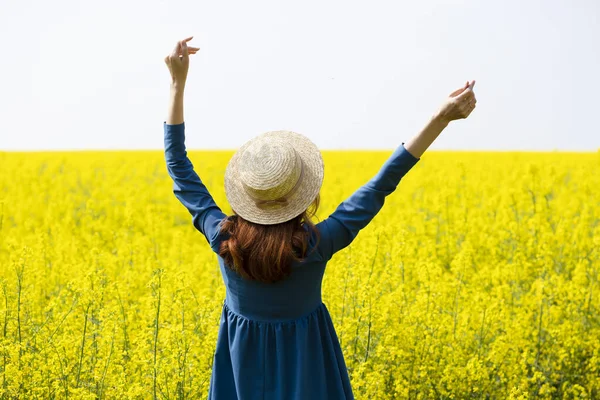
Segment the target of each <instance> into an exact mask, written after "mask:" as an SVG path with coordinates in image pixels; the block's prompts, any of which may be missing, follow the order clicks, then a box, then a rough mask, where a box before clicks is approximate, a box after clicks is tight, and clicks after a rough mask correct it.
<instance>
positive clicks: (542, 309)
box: [0, 151, 600, 399]
mask: <svg viewBox="0 0 600 400" xmlns="http://www.w3.org/2000/svg"><path fill="white" fill-rule="evenodd" d="M323 154H324V159H325V181H324V185H323V190H322V193H321V198H322V202H321V208H320V212H319V217H320V218H325V217H327V216H328V215H329V213H331V212H332V211H333V210H334V209H335V207H336V206H337V205H338V203H339V202H340V201H342V200H344V199H345V198H346V197H347V196H349V195H350V194H351V193H352V192H353V191H354V190H355V189H357V188H358V187H359V186H360V185H362V184H364V183H365V182H366V181H367V180H368V179H369V178H370V177H372V176H373V175H374V174H375V173H376V172H377V171H378V169H379V167H380V166H381V164H382V163H383V162H384V161H385V160H386V159H387V157H388V156H389V155H390V154H391V151H388V152H326V151H325V152H323ZM231 155H232V152H203V151H190V152H189V157H190V159H191V160H192V162H193V164H194V166H195V168H196V171H197V172H198V174H199V175H200V177H201V178H202V179H203V180H204V182H205V183H206V185H207V187H208V188H209V190H210V191H211V193H212V194H213V196H214V197H215V199H216V201H217V203H218V204H219V205H220V206H221V207H222V209H223V210H224V211H225V212H226V213H230V212H231V210H230V208H229V206H228V205H227V204H226V201H225V195H224V191H223V175H224V170H225V166H226V164H227V161H228V160H229V158H230V157H231ZM0 171H1V173H0V399H16V398H19V399H66V398H69V399H152V398H158V399H202V398H206V396H207V393H208V385H209V382H210V373H211V362H212V357H213V351H214V348H215V343H216V338H217V329H218V322H219V316H220V312H221V306H222V303H223V299H224V296H225V290H224V286H223V284H222V282H221V277H220V272H219V269H218V265H217V261H216V255H214V254H213V253H212V252H211V251H210V249H209V246H208V244H207V242H206V240H205V239H204V238H203V237H202V235H201V234H200V233H199V232H198V231H196V230H195V229H194V228H193V226H192V224H191V217H190V215H189V214H188V212H187V210H186V209H185V208H184V207H183V206H182V205H181V204H180V203H179V202H178V201H177V199H176V198H175V196H174V195H173V192H172V182H171V180H170V178H169V176H168V175H167V172H166V166H165V162H164V156H163V153H162V152H161V151H147V152H143V151H139V152H74V153H61V152H46V153H6V152H4V153H2V152H0ZM327 268H328V269H327V271H326V275H325V281H324V287H323V297H324V302H325V303H326V304H327V307H328V308H329V310H330V312H331V315H332V318H333V321H334V324H335V327H336V329H337V332H338V336H339V339H340V341H341V344H342V348H343V351H344V354H345V357H346V363H347V365H348V368H349V371H350V376H351V380H352V385H353V390H354V393H355V395H356V397H357V398H358V399H409V398H410V399H467V398H473V399H479V398H483V399H504V398H511V399H550V398H565V399H575V398H587V399H599V398H600V283H599V274H600V153H593V152H590V153H558V152H553V153H550V152H549V153H475V152H473V153H470V152H428V153H426V154H425V155H424V156H423V157H422V159H421V161H420V162H419V163H418V164H417V165H416V166H415V167H414V168H413V170H411V171H410V172H409V174H408V175H407V176H406V177H405V178H404V179H403V180H402V182H401V183H400V185H399V187H398V189H397V191H396V192H395V193H393V194H392V195H391V196H389V197H388V198H387V200H386V204H385V206H384V208H383V210H382V211H381V212H380V214H378V215H377V217H376V218H375V219H374V220H373V222H372V224H371V225H369V226H368V227H367V228H366V229H365V230H363V231H362V232H361V233H360V234H359V235H358V237H357V239H356V240H355V241H354V242H353V243H352V245H351V246H349V247H348V248H346V249H344V250H343V251H342V252H340V253H338V254H337V255H335V256H334V258H333V259H332V261H331V262H330V263H329V264H328V267H327Z"/></svg>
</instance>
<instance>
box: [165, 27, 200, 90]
mask: <svg viewBox="0 0 600 400" xmlns="http://www.w3.org/2000/svg"><path fill="white" fill-rule="evenodd" d="M192 38H193V36H190V37H189V38H186V39H183V40H180V41H179V42H177V44H176V45H175V48H174V49H173V51H172V52H171V54H169V55H168V56H166V57H165V64H167V67H168V68H169V72H170V73H171V79H172V81H171V85H172V86H173V87H175V88H178V89H183V88H184V87H185V81H186V79H187V73H188V69H189V66H190V59H189V55H190V54H196V53H197V52H198V50H200V48H198V47H188V45H187V42H189V41H190V40H192Z"/></svg>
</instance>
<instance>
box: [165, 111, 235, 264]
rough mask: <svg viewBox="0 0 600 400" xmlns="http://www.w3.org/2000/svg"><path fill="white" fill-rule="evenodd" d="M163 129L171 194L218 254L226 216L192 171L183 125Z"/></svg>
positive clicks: (167, 126) (166, 125)
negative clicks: (222, 225) (171, 180)
mask: <svg viewBox="0 0 600 400" xmlns="http://www.w3.org/2000/svg"><path fill="white" fill-rule="evenodd" d="M163 125H164V142H165V160H166V162H167V172H168V173H169V176H170V177H171V179H173V193H174V194H175V197H177V199H178V200H179V201H180V202H181V203H182V204H183V205H184V206H185V208H187V210H188V211H189V212H190V214H191V215H192V223H193V225H194V227H195V228H196V229H197V230H199V231H200V232H201V233H202V234H204V236H205V237H206V240H207V241H208V243H209V244H210V247H211V248H212V249H213V251H215V252H218V250H219V249H218V246H219V243H218V237H219V223H220V222H221V220H222V219H223V218H225V217H226V215H225V214H224V213H223V212H222V211H221V209H220V208H219V207H218V206H217V205H216V203H215V201H214V200H213V198H212V196H211V195H210V193H209V192H208V189H207V188H206V186H205V185H204V183H202V181H201V180H200V177H199V176H198V174H196V172H195V171H194V166H193V165H192V162H191V161H190V159H189V158H188V156H187V151H186V149H185V124H184V123H181V124H179V125H168V124H167V123H166V122H165V123H163Z"/></svg>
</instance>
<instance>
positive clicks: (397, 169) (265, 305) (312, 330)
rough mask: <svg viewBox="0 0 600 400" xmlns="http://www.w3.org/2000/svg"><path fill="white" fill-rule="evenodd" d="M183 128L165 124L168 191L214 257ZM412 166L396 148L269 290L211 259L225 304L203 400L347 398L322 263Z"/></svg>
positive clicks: (218, 217) (216, 213) (215, 240)
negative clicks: (222, 286)
mask: <svg viewBox="0 0 600 400" xmlns="http://www.w3.org/2000/svg"><path fill="white" fill-rule="evenodd" d="M184 129H185V126H184V124H183V123H182V124H180V125H168V124H166V123H164V145H165V159H166V163H167V171H168V173H169V176H170V177H171V178H172V179H173V192H174V194H175V196H176V197H177V199H179V201H180V202H181V203H182V204H183V205H184V206H185V207H186V208H187V209H188V211H189V212H190V214H191V215H192V223H193V225H194V227H195V228H196V229H197V230H198V231H200V232H201V233H202V234H204V236H205V237H206V240H207V241H208V243H209V245H210V247H211V248H212V250H213V251H214V252H216V253H218V249H219V244H220V242H221V240H222V239H223V238H222V237H221V235H220V233H219V227H220V222H221V221H223V220H224V218H226V217H227V216H226V215H225V214H224V213H223V212H222V211H221V209H220V208H219V207H218V206H217V205H216V204H215V202H214V200H213V198H212V197H211V195H210V194H209V192H208V190H207V188H206V186H204V184H203V183H202V181H201V180H200V178H199V177H198V175H197V174H196V172H194V169H193V165H192V163H191V161H190V160H189V158H188V157H187V152H186V149H185V143H184V142H185V131H184ZM417 161H419V159H418V158H415V157H414V156H413V155H412V154H410V153H409V152H408V151H407V150H406V149H405V148H404V143H402V145H401V146H399V147H398V148H397V149H396V150H395V151H394V153H393V154H392V155H391V157H390V158H389V159H388V160H387V161H386V162H385V163H384V165H383V166H382V168H381V169H380V171H379V172H378V173H377V175H375V177H373V178H372V179H371V180H370V181H369V182H367V183H366V184H365V185H363V186H362V187H361V188H359V189H358V190H357V191H356V192H355V193H354V194H352V195H351V196H350V197H349V198H348V199H347V200H345V201H344V202H342V203H341V204H340V205H339V206H338V207H337V209H336V210H335V211H334V212H333V213H332V214H331V215H330V216H329V217H328V218H327V219H325V220H323V221H321V222H319V223H318V224H317V225H316V226H317V228H318V229H319V233H320V234H321V239H320V242H319V244H318V246H317V247H316V251H312V252H311V251H310V250H312V249H314V245H315V238H314V237H311V239H310V241H309V254H310V255H309V256H308V257H307V258H306V259H305V260H304V261H303V262H302V263H296V264H295V265H293V266H292V273H291V275H290V276H289V277H288V278H286V279H285V280H283V281H279V282H277V283H274V284H267V283H261V282H256V281H250V280H245V279H243V278H242V277H241V276H239V275H238V274H237V273H236V272H235V271H233V270H232V269H230V268H228V267H227V266H226V265H225V264H224V262H223V259H222V258H221V257H220V256H218V254H217V257H218V260H219V266H220V269H221V274H222V277H223V281H224V283H225V286H226V298H225V302H224V304H223V311H222V313H221V320H220V326H219V335H218V339H217V346H216V351H215V355H214V364H213V370H212V377H211V382H210V390H209V394H208V398H209V399H218V400H236V399H239V400H253V399H261V400H266V399H277V400H279V399H287V400H293V399H312V400H318V399H329V400H336V399H353V398H354V396H353V394H352V388H351V387H350V379H349V377H348V371H347V368H346V364H345V362H344V356H343V355H342V351H341V348H340V344H339V341H338V337H337V334H336V332H335V329H334V327H333V323H332V320H331V317H330V315H329V312H328V310H327V307H326V306H325V304H323V302H322V300H321V281H322V279H323V273H324V272H325V265H326V264H327V261H328V260H329V259H331V257H332V256H333V255H334V254H335V253H336V252H337V251H339V250H340V249H343V248H344V247H346V246H348V245H349V244H350V243H351V242H352V240H353V239H354V238H355V237H356V235H357V234H358V232H359V231H360V230H361V229H362V228H364V227H365V226H366V225H367V224H368V223H369V222H370V221H371V219H372V218H373V217H374V216H375V215H376V214H377V213H378V211H379V210H380V209H381V207H382V206H383V203H384V199H385V197H386V196H387V195H389V194H390V193H392V192H393V191H394V190H395V189H396V186H397V185H398V183H399V182H400V179H401V178H402V177H403V176H404V175H405V174H406V173H407V172H408V171H409V170H410V169H411V168H412V167H413V166H414V165H415V164H416V163H417Z"/></svg>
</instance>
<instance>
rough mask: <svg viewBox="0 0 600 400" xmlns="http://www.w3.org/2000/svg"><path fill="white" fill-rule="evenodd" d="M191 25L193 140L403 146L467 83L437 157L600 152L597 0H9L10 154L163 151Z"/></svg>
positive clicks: (2, 94) (0, 133) (5, 54)
mask: <svg viewBox="0 0 600 400" xmlns="http://www.w3.org/2000/svg"><path fill="white" fill-rule="evenodd" d="M188 35H194V36H195V38H194V39H193V40H192V41H191V42H190V45H195V46H198V47H201V51H200V52H199V54H197V55H195V56H193V57H192V61H191V66H190V73H189V76H188V85H187V93H186V103H185V112H186V125H187V135H186V136H187V146H188V149H201V148H203V149H204V148H229V149H233V148H237V147H239V146H240V145H241V144H242V143H243V142H244V141H246V140H248V139H249V138H251V137H252V136H254V135H256V134H259V133H261V132H264V131H268V130H277V129H289V130H294V131H297V132H300V133H303V134H305V135H307V136H309V137H310V138H311V139H312V140H313V141H314V142H315V143H316V144H317V145H318V146H319V147H321V148H322V149H330V148H344V149H353V148H385V149H391V148H394V147H396V146H397V145H399V144H400V143H401V142H402V141H407V140H408V139H410V137H411V136H412V135H414V134H415V133H417V132H418V130H419V129H420V128H421V127H422V126H423V125H424V123H425V122H426V121H427V119H428V117H429V116H430V115H431V114H432V113H433V112H434V111H435V110H436V108H437V107H438V105H439V104H440V103H441V102H442V100H443V99H444V98H445V97H446V96H447V95H448V94H449V93H450V92H451V91H453V90H454V89H456V88H457V87H459V86H461V85H462V84H464V82H465V81H466V80H468V79H476V80H477V84H476V86H475V93H476V95H477V99H478V103H477V109H476V110H475V111H474V112H473V114H472V115H471V117H470V118H469V119H468V120H466V121H459V122H457V123H453V124H452V125H450V127H449V128H448V129H447V130H446V131H445V132H443V133H442V135H441V136H440V137H439V138H438V140H437V141H436V142H435V143H434V145H433V146H432V149H474V150H479V149H490V150H491V149H493V150H509V149H513V150H532V149H536V150H552V149H560V150H594V151H595V150H597V149H598V148H600V128H598V126H599V124H600V119H599V118H598V115H599V114H600V112H599V110H600V100H599V99H600V97H599V96H600V2H599V1H597V0H573V1H567V0H563V1H557V0H546V1H541V0H537V1H534V0H505V1H497V0H495V1H490V0H485V1H484V0H447V1H432V0H427V1H420V0H419V1H417V0H410V1H377V0H369V1H367V0H363V1H360V2H359V1H348V0H346V1H342V0H319V1H315V0H303V1H283V0H279V1H275V0H273V1H265V0H253V1H241V0H237V1H217V0H210V1H208V0H189V1H188V0H169V1H167V0H144V1H138V0H136V1H130V0H119V1H116V0H103V1H83V0H52V1H49V0H44V1H42V0H0V49H1V51H2V62H1V63H0V69H1V70H0V117H1V119H2V125H3V126H2V128H1V129H0V149H3V150H20V149H31V150H34V149H35V150H37V149H89V148H97V149H161V148H162V146H163V131H162V122H163V120H164V118H165V114H166V107H167V98H168V93H169V90H168V87H169V77H168V71H167V68H166V66H165V65H164V63H163V58H164V56H165V55H166V54H167V53H168V52H169V51H170V50H171V48H172V47H173V45H174V44H175V42H176V41H177V40H179V39H181V38H183V37H185V36H188Z"/></svg>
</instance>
